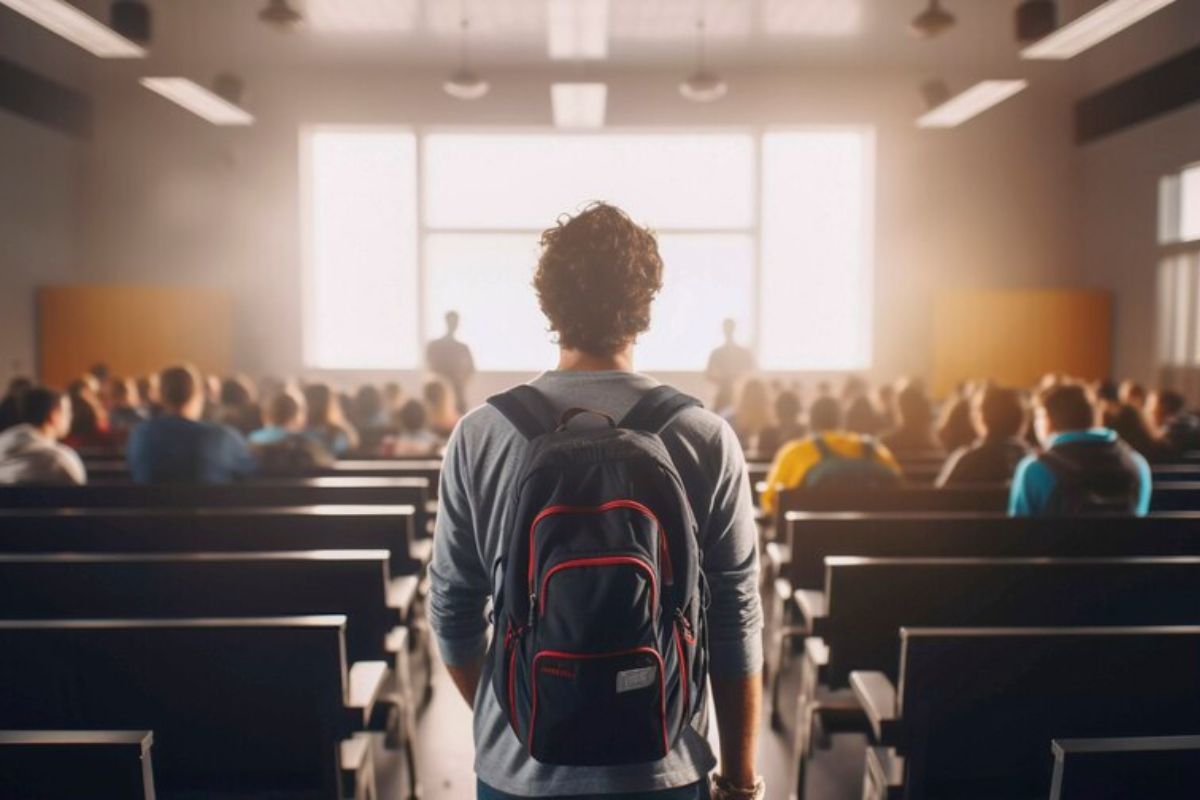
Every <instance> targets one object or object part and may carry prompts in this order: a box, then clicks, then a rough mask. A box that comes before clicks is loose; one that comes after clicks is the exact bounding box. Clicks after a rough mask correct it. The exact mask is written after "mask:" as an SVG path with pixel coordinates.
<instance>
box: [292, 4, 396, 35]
mask: <svg viewBox="0 0 1200 800" xmlns="http://www.w3.org/2000/svg"><path fill="white" fill-rule="evenodd" d="M304 10H305V14H306V16H307V19H308V25H309V27H311V28H312V29H313V30H316V31H332V32H336V33H398V32H403V31H411V30H413V29H415V28H416V23H417V13H418V9H417V0H308V2H307V3H306V4H305V6H304Z"/></svg>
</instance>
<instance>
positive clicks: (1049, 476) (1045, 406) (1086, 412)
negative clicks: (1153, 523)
mask: <svg viewBox="0 0 1200 800" xmlns="http://www.w3.org/2000/svg"><path fill="white" fill-rule="evenodd" d="M1095 422H1096V412H1095V410H1094V409H1093V407H1092V404H1091V401H1090V400H1089V399H1088V395H1087V391H1086V390H1085V389H1084V388H1083V387H1082V386H1080V385H1077V384H1063V385H1059V386H1052V387H1050V388H1049V389H1046V390H1045V391H1043V392H1042V393H1041V394H1039V395H1038V398H1037V404H1036V407H1035V418H1034V424H1035V426H1036V429H1037V434H1038V440H1039V441H1041V442H1042V444H1043V446H1044V448H1045V449H1044V450H1043V451H1042V453H1041V455H1036V456H1028V457H1026V458H1025V459H1024V460H1023V461H1022V462H1021V463H1020V464H1019V465H1018V466H1017V472H1016V475H1015V476H1014V477H1013V482H1012V491H1011V494H1010V495H1009V503H1008V513H1009V516H1013V517H1053V516H1069V515H1078V514H1125V515H1129V516H1139V517H1144V516H1146V514H1148V513H1149V512H1150V495H1151V492H1152V489H1153V482H1152V476H1151V472H1150V465H1149V464H1148V463H1147V462H1146V459H1145V458H1143V457H1142V455H1141V454H1140V453H1138V452H1137V451H1136V450H1134V449H1133V448H1132V447H1130V446H1129V445H1127V444H1126V443H1125V442H1123V441H1121V439H1120V438H1119V437H1118V436H1117V434H1116V433H1115V432H1114V431H1111V430H1109V429H1108V428H1100V427H1094V426H1095Z"/></svg>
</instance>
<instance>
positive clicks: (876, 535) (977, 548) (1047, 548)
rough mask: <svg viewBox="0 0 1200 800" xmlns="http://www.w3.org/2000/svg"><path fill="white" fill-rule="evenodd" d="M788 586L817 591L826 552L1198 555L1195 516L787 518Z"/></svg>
mask: <svg viewBox="0 0 1200 800" xmlns="http://www.w3.org/2000/svg"><path fill="white" fill-rule="evenodd" d="M787 529H788V532H789V538H790V540H791V545H792V546H791V560H790V562H789V563H788V565H787V567H786V568H785V569H786V572H785V575H786V577H788V578H790V579H791V581H792V584H793V586H795V587H796V588H800V589H821V588H823V587H824V581H825V557H826V556H862V557H865V558H866V557H872V558H884V557H897V558H900V557H903V558H907V557H945V556H962V557H975V558H1004V557H1013V556H1048V557H1064V558H1067V557H1071V558H1073V557H1081V556H1095V557H1102V556H1109V557H1116V558H1120V557H1125V556H1182V555H1200V514H1159V515H1155V516H1151V517H1145V518H1141V519H1132V518H1127V517H1073V518H1060V519H1038V518H1033V519H1010V518H1008V517H1005V516H1002V515H999V514H991V515H988V514H937V515H933V514H836V513H833V514H800V513H791V514H788V517H787Z"/></svg>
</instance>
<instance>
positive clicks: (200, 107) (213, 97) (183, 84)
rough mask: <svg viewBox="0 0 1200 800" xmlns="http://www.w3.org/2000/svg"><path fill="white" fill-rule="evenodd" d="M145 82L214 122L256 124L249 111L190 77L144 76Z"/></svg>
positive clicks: (157, 92) (147, 86)
mask: <svg viewBox="0 0 1200 800" xmlns="http://www.w3.org/2000/svg"><path fill="white" fill-rule="evenodd" d="M141 84H142V86H145V87H146V88H147V89H149V90H150V91H152V92H154V93H155V94H158V95H161V96H163V97H165V98H166V99H168V100H170V101H171V102H172V103H175V104H176V105H179V106H182V107H183V108H186V109H187V110H188V111H190V112H192V113H193V114H195V115H196V116H198V117H202V118H204V119H206V120H208V121H209V122H211V123H212V124H213V125H252V124H253V123H254V117H253V116H251V115H250V113H249V112H247V111H245V110H244V109H242V108H239V107H238V106H235V105H234V104H233V103H231V102H229V101H228V100H226V99H225V98H223V97H221V96H220V95H218V94H216V93H214V92H211V91H209V90H208V89H206V88H204V87H203V86H201V85H200V84H198V83H196V82H194V81H191V80H188V79H187V78H142V79H141Z"/></svg>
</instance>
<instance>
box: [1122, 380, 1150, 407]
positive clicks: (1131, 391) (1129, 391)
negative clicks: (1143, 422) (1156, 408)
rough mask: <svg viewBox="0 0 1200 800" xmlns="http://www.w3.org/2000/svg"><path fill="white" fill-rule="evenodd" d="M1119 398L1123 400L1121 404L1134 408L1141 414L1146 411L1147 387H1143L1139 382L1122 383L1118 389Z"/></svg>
mask: <svg viewBox="0 0 1200 800" xmlns="http://www.w3.org/2000/svg"><path fill="white" fill-rule="evenodd" d="M1117 396H1118V397H1120V398H1121V402H1122V403H1124V404H1125V405H1127V406H1133V407H1134V408H1135V409H1137V410H1138V411H1139V412H1143V411H1145V410H1146V400H1147V399H1148V398H1147V396H1146V387H1145V386H1142V385H1141V384H1140V383H1138V382H1137V381H1121V387H1120V389H1118V392H1117Z"/></svg>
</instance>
